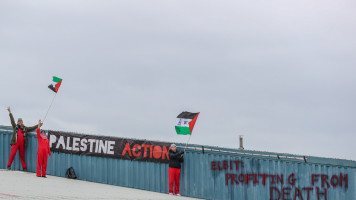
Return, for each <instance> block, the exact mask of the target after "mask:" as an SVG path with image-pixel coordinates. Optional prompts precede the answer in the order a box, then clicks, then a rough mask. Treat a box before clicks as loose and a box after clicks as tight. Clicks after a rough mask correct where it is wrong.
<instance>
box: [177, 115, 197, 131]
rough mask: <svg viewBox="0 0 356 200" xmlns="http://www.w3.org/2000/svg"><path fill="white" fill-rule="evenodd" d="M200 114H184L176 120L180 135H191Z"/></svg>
mask: <svg viewBox="0 0 356 200" xmlns="http://www.w3.org/2000/svg"><path fill="white" fill-rule="evenodd" d="M199 113H200V112H198V113H190V112H182V113H181V114H179V115H178V116H177V119H176V131H177V134H180V135H191V134H192V132H193V128H194V125H195V122H196V121H197V119H198V115H199Z"/></svg>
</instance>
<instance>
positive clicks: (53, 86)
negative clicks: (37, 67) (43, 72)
mask: <svg viewBox="0 0 356 200" xmlns="http://www.w3.org/2000/svg"><path fill="white" fill-rule="evenodd" d="M61 84H62V79H60V78H58V77H55V76H53V83H52V84H51V85H49V86H48V88H49V89H51V90H53V92H55V93H57V92H58V90H59V87H60V86H61Z"/></svg>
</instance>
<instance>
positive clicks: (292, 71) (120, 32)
mask: <svg viewBox="0 0 356 200" xmlns="http://www.w3.org/2000/svg"><path fill="white" fill-rule="evenodd" d="M355 11H356V1H354V0H341V1H334V0H315V1H307V0H289V1H285V0H270V1H258V0H232V1H211V0H199V1H195V0H179V1H163V0H162V1H152V0H150V1H131V0H130V1H116V0H115V1H108V0H107V1H99V0H97V1H88V0H85V1H84V0H83V1H78V0H70V1H1V2H0V69H1V71H0V92H1V98H0V124H1V125H10V120H9V117H8V114H7V111H6V107H7V106H11V108H12V112H13V114H14V116H15V118H18V117H22V118H23V119H24V123H25V125H28V126H30V125H34V124H36V123H37V121H38V120H39V119H43V117H44V115H45V113H46V110H47V108H48V106H49V104H50V102H51V99H52V97H53V95H54V93H53V92H52V91H51V90H49V89H48V88H47V86H48V85H49V84H50V83H51V79H52V76H53V75H55V76H58V77H60V78H63V84H62V86H61V88H60V90H59V92H58V94H57V97H56V99H55V101H54V104H53V107H52V109H51V110H50V112H49V114H48V117H47V119H46V121H45V124H44V127H43V128H45V129H51V130H62V131H71V132H80V133H88V134H96V135H112V136H118V137H129V138H139V139H149V140H160V141H170V142H184V143H185V142H186V141H187V140H188V136H180V135H176V133H175V130H174V124H175V118H176V116H177V115H178V114H179V113H180V112H182V111H190V112H201V114H200V115H199V118H198V121H197V123H196V126H195V129H194V131H193V135H192V137H191V141H190V143H194V144H202V145H213V146H220V147H233V148H237V147H238V135H240V134H242V135H244V145H245V148H246V149H249V150H258V151H269V152H281V153H293V154H299V155H313V156H322V157H335V158H344V159H351V160H356V154H355V142H356V104H355V102H356V94H355V88H356V78H355V77H356V39H355V35H356V12H355Z"/></svg>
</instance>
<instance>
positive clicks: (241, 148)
mask: <svg viewBox="0 0 356 200" xmlns="http://www.w3.org/2000/svg"><path fill="white" fill-rule="evenodd" d="M242 136H243V135H239V138H240V147H239V149H240V150H243V149H244V139H243V137H242Z"/></svg>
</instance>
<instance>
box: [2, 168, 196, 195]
mask: <svg viewBox="0 0 356 200" xmlns="http://www.w3.org/2000/svg"><path fill="white" fill-rule="evenodd" d="M0 199H61V200H63V199H123V200H136V199H152V200H160V199H162V200H166V199H167V200H170V199H172V200H188V199H193V198H188V197H178V196H172V195H168V194H162V193H157V192H150V191H146V190H138V189H132V188H126V187H119V186H113V185H106V184H100V183H93V182H87V181H80V180H71V179H66V178H61V177H56V176H47V178H40V177H36V175H35V174H34V173H27V172H21V171H8V170H0Z"/></svg>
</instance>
